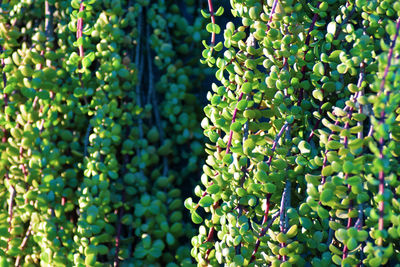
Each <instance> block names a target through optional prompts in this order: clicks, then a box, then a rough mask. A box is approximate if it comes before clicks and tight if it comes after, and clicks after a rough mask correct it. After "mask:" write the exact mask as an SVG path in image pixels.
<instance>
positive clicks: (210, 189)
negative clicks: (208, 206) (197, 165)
mask: <svg viewBox="0 0 400 267" xmlns="http://www.w3.org/2000/svg"><path fill="white" fill-rule="evenodd" d="M219 190H220V187H219V185H217V184H213V185H210V186H209V187H208V188H207V192H208V193H209V194H216V193H218V192H219Z"/></svg>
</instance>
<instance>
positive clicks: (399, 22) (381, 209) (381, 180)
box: [378, 18, 400, 246]
mask: <svg viewBox="0 0 400 267" xmlns="http://www.w3.org/2000/svg"><path fill="white" fill-rule="evenodd" d="M399 29H400V18H398V20H397V24H396V34H395V36H394V38H393V41H392V44H391V46H390V49H389V53H388V61H387V65H386V68H385V72H384V73H383V77H382V81H381V85H380V90H379V93H378V96H379V95H381V94H382V93H383V92H384V90H385V82H386V78H387V75H388V73H389V68H390V67H391V63H392V57H393V50H394V47H395V45H396V40H397V37H398V36H399ZM388 96H389V91H387V92H386V97H387V98H388ZM386 101H387V100H386ZM384 122H385V109H382V111H381V114H380V120H379V124H383V123H384ZM383 146H384V139H383V137H381V138H380V139H379V158H380V159H383V158H384V155H383ZM378 176H379V195H381V196H383V194H384V191H385V173H384V170H383V169H382V170H380V171H379V175H378ZM384 210H385V204H384V200H383V199H382V200H381V201H380V203H379V221H378V229H379V230H380V231H382V230H383V229H384V220H383V217H384V212H385V211H384ZM382 243H383V240H382V237H379V239H378V245H379V246H382Z"/></svg>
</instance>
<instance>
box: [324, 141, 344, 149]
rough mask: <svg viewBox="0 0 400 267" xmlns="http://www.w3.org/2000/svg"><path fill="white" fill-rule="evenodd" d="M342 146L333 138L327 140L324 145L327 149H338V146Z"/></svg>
mask: <svg viewBox="0 0 400 267" xmlns="http://www.w3.org/2000/svg"><path fill="white" fill-rule="evenodd" d="M342 146H343V145H342V144H341V143H340V142H338V141H334V140H331V141H329V142H328V143H327V145H326V147H327V148H328V149H339V148H341V147H342Z"/></svg>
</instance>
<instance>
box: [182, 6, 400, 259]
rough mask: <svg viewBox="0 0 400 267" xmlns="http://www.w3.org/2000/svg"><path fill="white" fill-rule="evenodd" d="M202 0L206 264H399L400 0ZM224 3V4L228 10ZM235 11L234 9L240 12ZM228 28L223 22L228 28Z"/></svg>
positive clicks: (192, 203)
mask: <svg viewBox="0 0 400 267" xmlns="http://www.w3.org/2000/svg"><path fill="white" fill-rule="evenodd" d="M230 8H231V10H230V12H231V13H232V15H233V16H234V17H236V18H238V19H239V20H238V21H239V22H235V23H234V22H228V23H227V24H226V26H225V25H219V24H218V20H219V16H221V15H222V14H223V8H222V5H221V4H220V2H219V1H211V0H210V1H208V11H205V10H204V11H203V16H204V17H205V18H206V19H209V23H208V25H207V26H206V29H207V31H208V32H210V35H211V41H210V42H208V41H207V42H205V43H204V46H205V48H204V50H203V59H202V63H205V64H207V65H208V66H209V67H212V68H215V70H216V71H215V76H216V78H217V79H218V82H217V83H214V84H213V85H212V87H211V90H210V92H209V94H208V100H209V104H208V105H207V106H206V107H205V108H204V111H205V114H206V117H205V118H204V119H203V121H202V123H201V126H202V127H203V129H204V135H205V136H207V137H208V142H207V143H206V152H207V154H208V157H207V160H206V164H205V165H204V166H203V175H202V176H201V184H200V185H198V186H197V187H196V188H195V190H194V193H195V195H196V197H191V198H188V199H186V201H185V206H186V208H187V209H188V210H189V211H190V213H191V217H192V220H193V222H194V223H196V224H198V225H199V226H198V234H197V235H196V236H194V237H193V238H192V250H191V255H192V256H193V257H194V258H195V259H196V261H197V263H198V265H199V266H219V265H224V266H311V265H312V266H336V265H339V266H382V265H387V266H398V264H399V262H400V258H399V255H400V254H399V249H400V247H399V233H400V232H399V224H398V219H399V218H400V217H399V208H400V206H399V202H398V198H399V188H400V187H399V185H400V183H399V179H398V177H399V174H400V173H399V152H400V150H399V148H400V143H399V134H398V133H399V129H400V125H399V122H400V116H399V115H400V108H399V104H400V102H399V101H400V95H399V93H400V91H399V90H400V83H399V82H400V72H399V70H400V68H399V67H400V65H399V64H400V61H399V58H400V40H399V28H400V18H399V15H400V2H399V1H386V0H385V1H359V0H357V1H340V0H328V1H294V0H286V1H283V0H269V1H256V0H252V1H236V0H232V1H230ZM228 12H229V11H228ZM236 21H237V20H236ZM222 35H223V40H222V41H221V42H217V41H216V36H217V37H219V36H222Z"/></svg>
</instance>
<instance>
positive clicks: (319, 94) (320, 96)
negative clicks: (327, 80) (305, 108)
mask: <svg viewBox="0 0 400 267" xmlns="http://www.w3.org/2000/svg"><path fill="white" fill-rule="evenodd" d="M312 95H313V97H314V98H315V99H318V100H319V101H322V100H324V95H323V93H322V91H321V90H319V89H315V90H314V91H312Z"/></svg>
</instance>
